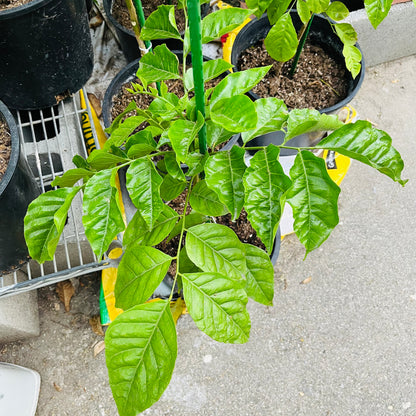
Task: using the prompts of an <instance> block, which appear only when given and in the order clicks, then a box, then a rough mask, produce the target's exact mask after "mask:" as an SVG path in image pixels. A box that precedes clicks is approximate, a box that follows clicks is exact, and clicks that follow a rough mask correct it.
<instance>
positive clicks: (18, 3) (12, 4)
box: [0, 0, 32, 11]
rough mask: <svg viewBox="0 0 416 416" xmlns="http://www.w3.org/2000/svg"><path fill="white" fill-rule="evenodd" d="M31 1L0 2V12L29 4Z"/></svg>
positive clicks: (7, 0)
mask: <svg viewBox="0 0 416 416" xmlns="http://www.w3.org/2000/svg"><path fill="white" fill-rule="evenodd" d="M31 1H32V0H0V11H1V10H7V9H12V8H13V7H19V6H21V5H22V4H26V3H29V2H31Z"/></svg>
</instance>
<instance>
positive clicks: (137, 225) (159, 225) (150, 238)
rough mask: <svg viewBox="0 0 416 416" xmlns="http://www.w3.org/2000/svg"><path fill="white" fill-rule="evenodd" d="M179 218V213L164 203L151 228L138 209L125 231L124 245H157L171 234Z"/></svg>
mask: <svg viewBox="0 0 416 416" xmlns="http://www.w3.org/2000/svg"><path fill="white" fill-rule="evenodd" d="M178 219H179V216H178V213H177V212H176V211H175V210H173V209H172V208H170V207H169V206H167V205H164V207H163V210H162V212H161V213H160V215H159V216H158V217H157V219H156V222H155V224H154V226H153V228H152V229H151V230H149V228H148V226H147V224H146V221H145V220H144V219H143V217H142V216H141V215H140V212H139V211H137V212H136V213H135V214H134V216H133V218H132V219H131V221H130V222H129V224H128V225H127V228H126V231H125V232H124V236H123V245H124V246H129V245H130V244H133V243H135V244H141V245H143V246H155V245H157V244H159V243H160V242H162V241H163V240H164V239H165V238H166V237H167V236H168V235H169V233H170V232H171V231H172V230H173V227H174V226H175V224H176V222H177V221H178Z"/></svg>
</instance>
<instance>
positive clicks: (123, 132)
mask: <svg viewBox="0 0 416 416" xmlns="http://www.w3.org/2000/svg"><path fill="white" fill-rule="evenodd" d="M145 120H146V119H145V117H142V116H131V117H129V118H127V119H126V120H125V121H123V122H122V123H120V125H119V126H118V127H117V128H116V129H115V130H113V132H112V133H111V136H110V138H109V139H108V140H107V141H106V142H105V145H104V149H105V150H107V149H109V148H110V147H111V146H112V145H114V146H121V145H122V144H123V143H124V142H125V141H126V140H127V139H128V137H129V136H130V134H131V133H133V131H134V130H136V129H137V127H139V126H140V124H142V123H143V122H144V121H145ZM92 153H94V152H92ZM92 153H91V154H92Z"/></svg>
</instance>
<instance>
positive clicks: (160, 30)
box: [140, 5, 182, 40]
mask: <svg viewBox="0 0 416 416" xmlns="http://www.w3.org/2000/svg"><path fill="white" fill-rule="evenodd" d="M140 37H141V38H142V39H143V40H154V39H169V38H173V39H182V38H181V35H180V33H179V31H178V27H177V26H176V21H175V6H171V5H162V6H158V8H157V10H155V11H154V12H153V13H152V14H151V15H150V16H149V17H148V18H147V19H146V22H145V23H144V26H143V28H142V30H141V31H140Z"/></svg>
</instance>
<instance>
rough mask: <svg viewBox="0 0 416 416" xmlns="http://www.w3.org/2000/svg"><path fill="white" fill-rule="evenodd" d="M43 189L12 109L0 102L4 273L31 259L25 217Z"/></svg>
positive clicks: (0, 263) (0, 266) (0, 257)
mask: <svg viewBox="0 0 416 416" xmlns="http://www.w3.org/2000/svg"><path fill="white" fill-rule="evenodd" d="M38 195H39V188H38V186H37V184H36V182H35V179H34V177H33V175H32V172H31V171H30V168H29V166H28V165H27V163H26V160H25V159H24V157H23V155H22V153H21V152H20V139H19V133H18V130H17V126H16V123H15V121H14V118H13V116H12V114H11V113H10V111H9V110H8V109H7V107H6V106H5V105H4V104H3V103H2V102H1V101H0V214H1V215H0V276H1V275H3V274H4V273H6V272H8V271H9V270H10V269H13V268H17V267H20V266H21V265H22V264H23V263H24V262H25V261H26V260H27V259H28V250H27V247H26V244H25V239H24V234H23V219H24V216H25V214H26V210H27V207H28V205H29V203H30V202H31V201H32V200H33V199H35V198H36V197H37V196H38Z"/></svg>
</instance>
